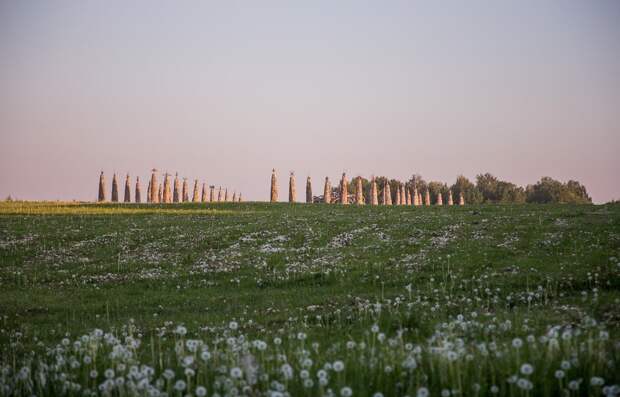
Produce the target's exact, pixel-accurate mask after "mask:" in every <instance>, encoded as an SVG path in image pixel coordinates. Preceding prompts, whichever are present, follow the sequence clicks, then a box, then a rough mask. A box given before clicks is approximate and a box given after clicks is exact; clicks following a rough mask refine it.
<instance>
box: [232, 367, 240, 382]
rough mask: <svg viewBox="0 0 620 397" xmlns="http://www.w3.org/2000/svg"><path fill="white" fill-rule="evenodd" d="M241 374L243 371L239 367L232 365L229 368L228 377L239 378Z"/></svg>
mask: <svg viewBox="0 0 620 397" xmlns="http://www.w3.org/2000/svg"><path fill="white" fill-rule="evenodd" d="M242 376H243V371H242V370H241V368H239V367H234V368H231V369H230V377H231V378H233V379H241V377H242Z"/></svg>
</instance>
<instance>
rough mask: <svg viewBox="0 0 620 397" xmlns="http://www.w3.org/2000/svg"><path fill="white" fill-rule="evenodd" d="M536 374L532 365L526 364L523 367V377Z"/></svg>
mask: <svg viewBox="0 0 620 397" xmlns="http://www.w3.org/2000/svg"><path fill="white" fill-rule="evenodd" d="M533 372H534V367H532V365H531V364H528V363H525V364H523V365H522V366H521V373H522V374H523V375H531V374H532V373H533Z"/></svg>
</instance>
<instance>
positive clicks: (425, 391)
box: [416, 387, 429, 397]
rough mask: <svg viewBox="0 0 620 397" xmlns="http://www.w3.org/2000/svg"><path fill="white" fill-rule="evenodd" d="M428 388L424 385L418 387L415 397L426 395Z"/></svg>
mask: <svg viewBox="0 0 620 397" xmlns="http://www.w3.org/2000/svg"><path fill="white" fill-rule="evenodd" d="M428 394H429V392H428V389H427V388H426V387H420V388H419V389H418V392H417V394H416V395H417V397H428Z"/></svg>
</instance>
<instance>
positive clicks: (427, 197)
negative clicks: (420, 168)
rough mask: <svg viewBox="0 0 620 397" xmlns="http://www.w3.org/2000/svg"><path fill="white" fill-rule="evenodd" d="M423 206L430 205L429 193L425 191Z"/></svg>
mask: <svg viewBox="0 0 620 397" xmlns="http://www.w3.org/2000/svg"><path fill="white" fill-rule="evenodd" d="M424 205H431V192H430V191H429V190H428V188H427V189H426V194H425V195H424Z"/></svg>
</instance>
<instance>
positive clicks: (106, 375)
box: [103, 368, 114, 379]
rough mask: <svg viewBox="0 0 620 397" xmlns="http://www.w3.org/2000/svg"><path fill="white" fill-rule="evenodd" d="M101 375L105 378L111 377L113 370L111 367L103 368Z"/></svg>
mask: <svg viewBox="0 0 620 397" xmlns="http://www.w3.org/2000/svg"><path fill="white" fill-rule="evenodd" d="M103 375H104V376H105V377H106V379H112V378H114V370H113V369H112V368H108V369H106V370H105V372H104V373H103Z"/></svg>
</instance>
